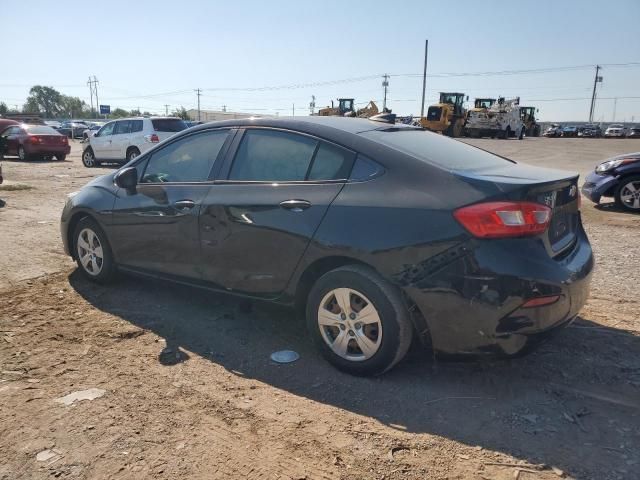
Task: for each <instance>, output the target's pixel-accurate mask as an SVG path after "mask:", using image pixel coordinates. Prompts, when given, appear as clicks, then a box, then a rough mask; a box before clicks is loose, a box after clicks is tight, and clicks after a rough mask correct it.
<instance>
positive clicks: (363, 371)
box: [306, 265, 413, 375]
mask: <svg viewBox="0 0 640 480" xmlns="http://www.w3.org/2000/svg"><path fill="white" fill-rule="evenodd" d="M306 316H307V327H308V329H309V332H310V333H311V336H312V338H313V341H314V343H315V344H316V346H317V348H318V349H319V350H320V352H321V353H322V355H323V356H324V358H325V359H327V360H328V361H329V363H331V364H332V365H334V366H335V367H336V368H338V369H340V370H343V371H345V372H347V373H350V374H353V375H379V374H382V373H384V372H386V371H387V370H389V369H390V368H391V367H393V366H394V365H395V364H396V363H398V362H399V361H400V360H402V358H403V357H404V356H405V354H406V353H407V350H408V349H409V345H410V344H411V338H412V336H413V327H412V325H411V322H410V320H409V314H408V312H407V308H406V305H405V302H404V298H403V297H402V293H401V292H400V290H398V288H397V287H395V286H393V285H392V284H390V283H389V282H387V281H386V280H384V279H383V278H382V277H380V276H379V275H378V274H377V273H376V272H375V271H373V270H371V269H370V268H368V267H363V266H360V265H347V266H344V267H340V268H337V269H335V270H332V271H330V272H328V273H326V274H325V275H323V276H322V277H320V278H319V279H318V281H317V282H316V283H315V285H314V286H313V288H312V289H311V292H310V293H309V296H308V300H307V315H306Z"/></svg>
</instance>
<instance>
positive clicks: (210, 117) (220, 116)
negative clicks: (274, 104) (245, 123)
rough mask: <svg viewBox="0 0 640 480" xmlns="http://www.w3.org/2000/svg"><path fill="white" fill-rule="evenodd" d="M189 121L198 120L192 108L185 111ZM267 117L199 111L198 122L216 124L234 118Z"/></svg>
mask: <svg viewBox="0 0 640 480" xmlns="http://www.w3.org/2000/svg"><path fill="white" fill-rule="evenodd" d="M187 114H188V115H189V120H193V121H197V120H198V110H197V109H195V108H192V109H191V110H187ZM266 116H267V115H261V114H259V113H248V112H224V111H221V110H200V121H202V122H216V121H219V120H234V119H236V118H249V117H266Z"/></svg>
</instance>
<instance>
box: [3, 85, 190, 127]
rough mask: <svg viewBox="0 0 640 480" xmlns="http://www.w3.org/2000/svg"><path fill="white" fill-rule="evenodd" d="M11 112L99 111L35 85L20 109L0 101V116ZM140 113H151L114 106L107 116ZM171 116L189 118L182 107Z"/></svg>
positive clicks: (91, 114)
mask: <svg viewBox="0 0 640 480" xmlns="http://www.w3.org/2000/svg"><path fill="white" fill-rule="evenodd" d="M12 113H37V114H40V115H42V116H43V117H44V118H49V119H53V118H77V119H83V118H96V117H98V116H101V115H99V112H96V110H95V109H93V110H92V109H91V107H90V106H89V105H87V103H86V102H85V101H84V100H82V99H81V98H79V97H72V96H69V95H64V94H62V93H60V92H59V91H57V90H56V89H55V88H52V87H45V86H42V85H35V86H33V87H31V89H30V90H29V96H28V97H27V101H26V102H25V104H24V105H23V106H22V110H21V111H19V110H16V109H12V108H9V107H8V106H7V104H6V103H4V102H2V101H0V116H4V115H7V114H12ZM140 115H151V114H150V113H149V112H146V111H145V112H140V110H137V109H134V110H125V109H123V108H115V109H113V110H111V113H110V114H109V115H108V116H107V117H108V118H109V119H112V118H124V117H137V116H140ZM171 116H173V117H179V118H182V119H184V120H188V119H189V115H188V114H187V110H186V109H185V108H184V107H180V108H177V109H174V110H173V111H172V112H171Z"/></svg>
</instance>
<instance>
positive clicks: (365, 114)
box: [318, 98, 391, 118]
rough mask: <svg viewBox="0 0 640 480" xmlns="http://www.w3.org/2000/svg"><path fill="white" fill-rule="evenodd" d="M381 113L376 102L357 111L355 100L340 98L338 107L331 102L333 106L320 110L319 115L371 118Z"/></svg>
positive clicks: (371, 102) (388, 111)
mask: <svg viewBox="0 0 640 480" xmlns="http://www.w3.org/2000/svg"><path fill="white" fill-rule="evenodd" d="M379 112H380V110H379V109H378V106H377V105H376V102H374V101H373V100H371V101H370V102H369V103H368V104H367V105H366V106H365V107H363V108H360V109H358V110H356V109H355V104H354V99H353V98H339V99H338V106H337V107H335V106H334V104H333V100H331V106H330V107H325V108H321V109H320V110H318V115H319V116H321V117H359V118H369V117H372V116H374V115H377V114H378V113H379ZM390 112H391V110H387V111H386V112H385V113H390Z"/></svg>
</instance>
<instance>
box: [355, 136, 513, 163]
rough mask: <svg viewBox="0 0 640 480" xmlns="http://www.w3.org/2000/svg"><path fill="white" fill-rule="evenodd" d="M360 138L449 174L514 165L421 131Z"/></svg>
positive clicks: (487, 153) (503, 159)
mask: <svg viewBox="0 0 640 480" xmlns="http://www.w3.org/2000/svg"><path fill="white" fill-rule="evenodd" d="M361 135H362V136H364V137H366V138H368V139H370V140H373V141H374V142H378V143H380V144H382V145H385V146H387V147H391V148H393V149H395V150H398V151H400V152H402V153H406V154H407V155H411V156H412V157H414V158H417V159H418V160H422V161H424V162H426V163H431V164H433V165H437V166H439V167H443V168H446V169H447V170H475V169H480V168H488V167H496V166H503V165H505V163H515V162H513V161H511V160H508V159H506V158H502V157H499V156H497V155H494V154H492V153H489V152H486V151H484V150H481V149H479V148H476V147H472V146H471V145H467V144H466V143H462V142H459V141H457V140H451V139H450V138H447V137H443V136H442V135H437V134H435V133H429V132H425V131H424V130H421V129H413V128H412V129H406V130H404V129H403V130H393V131H382V130H370V131H368V132H363V133H361Z"/></svg>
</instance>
